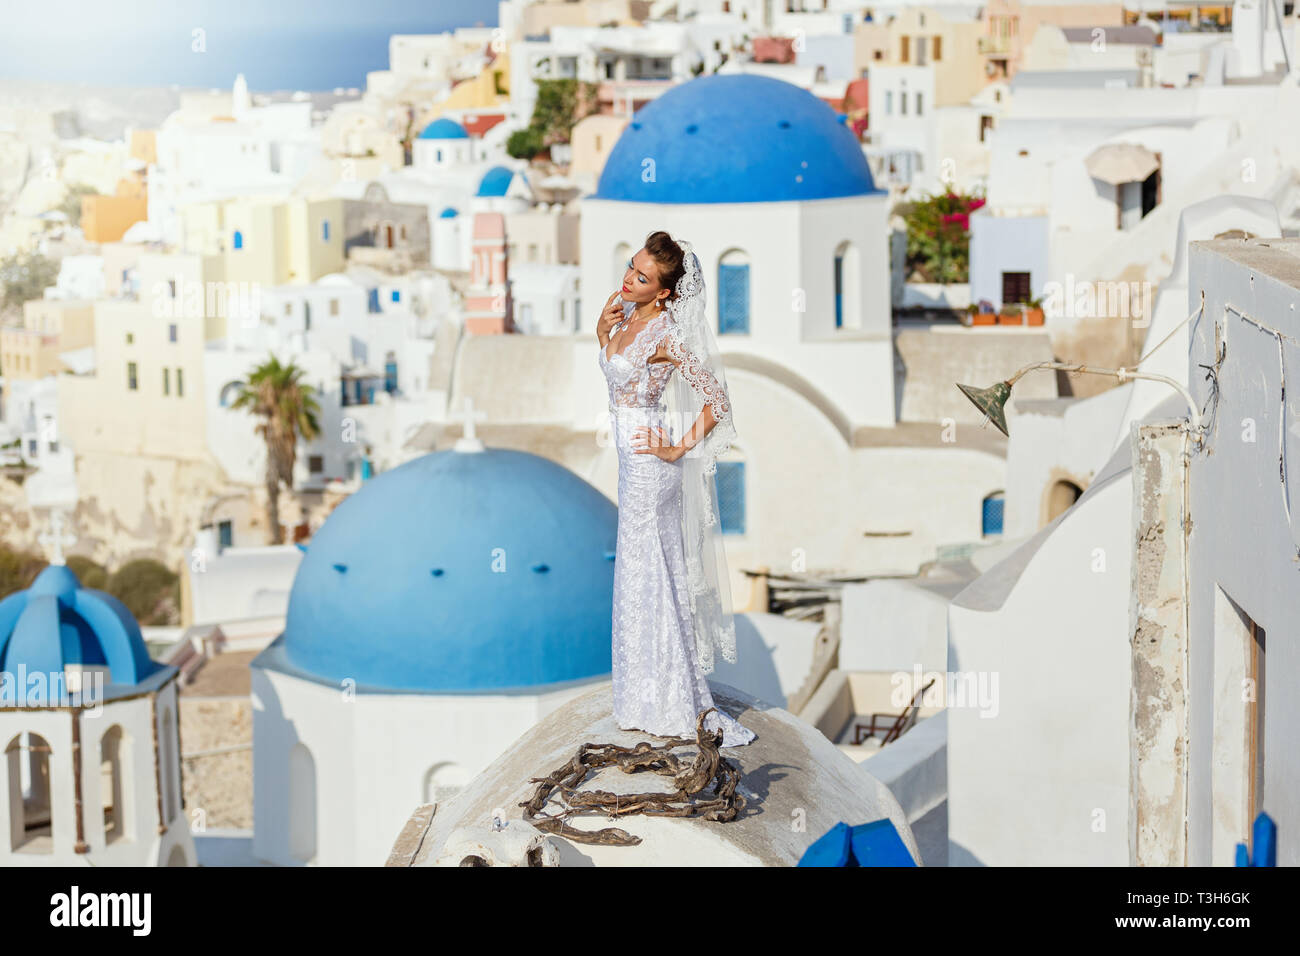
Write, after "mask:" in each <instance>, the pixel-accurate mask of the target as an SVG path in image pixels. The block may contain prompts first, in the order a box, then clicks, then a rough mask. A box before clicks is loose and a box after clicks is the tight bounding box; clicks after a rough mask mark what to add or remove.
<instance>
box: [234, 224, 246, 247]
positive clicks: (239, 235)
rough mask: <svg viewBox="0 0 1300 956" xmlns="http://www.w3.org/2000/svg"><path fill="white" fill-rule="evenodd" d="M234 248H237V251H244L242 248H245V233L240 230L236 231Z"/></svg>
mask: <svg viewBox="0 0 1300 956" xmlns="http://www.w3.org/2000/svg"><path fill="white" fill-rule="evenodd" d="M234 247H235V248H236V249H242V248H244V234H243V232H241V231H240V230H238V229H236V230H235V241H234Z"/></svg>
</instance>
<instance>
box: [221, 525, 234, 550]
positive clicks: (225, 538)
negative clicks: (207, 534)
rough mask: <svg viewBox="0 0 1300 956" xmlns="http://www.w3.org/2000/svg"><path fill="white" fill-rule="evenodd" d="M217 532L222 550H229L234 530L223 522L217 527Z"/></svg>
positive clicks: (232, 541)
mask: <svg viewBox="0 0 1300 956" xmlns="http://www.w3.org/2000/svg"><path fill="white" fill-rule="evenodd" d="M217 532H218V534H219V535H220V539H219V540H220V546H221V548H222V550H224V549H226V548H229V547H230V546H231V545H232V544H233V543H234V541H235V533H234V528H233V526H232V525H231V523H230V522H229V521H223V522H221V523H220V524H219V525H217Z"/></svg>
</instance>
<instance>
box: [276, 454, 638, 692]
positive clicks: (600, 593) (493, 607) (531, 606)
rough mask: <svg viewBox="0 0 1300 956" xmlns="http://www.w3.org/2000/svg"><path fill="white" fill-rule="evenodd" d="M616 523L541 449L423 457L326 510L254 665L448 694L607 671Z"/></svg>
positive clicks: (598, 498)
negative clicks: (271, 637)
mask: <svg viewBox="0 0 1300 956" xmlns="http://www.w3.org/2000/svg"><path fill="white" fill-rule="evenodd" d="M617 530H618V512H617V509H616V508H615V507H614V505H613V504H612V503H611V502H610V501H609V499H607V498H606V497H605V496H604V495H603V494H601V493H600V492H599V491H597V490H596V489H595V488H594V487H592V486H591V485H589V484H588V483H587V482H585V481H583V480H582V479H581V478H579V477H578V476H577V475H575V474H573V473H572V472H570V471H568V470H567V469H565V468H563V467H561V466H559V465H556V464H554V463H552V462H550V461H547V460H546V459H544V458H539V457H537V456H536V455H530V454H525V453H523V452H518V451H507V450H503V449H494V448H489V449H486V450H484V451H480V452H458V451H442V452H435V453H433V454H429V455H424V456H422V457H420V458H417V459H415V460H413V461H409V462H407V463H405V464H403V465H401V466H399V467H397V468H394V469H392V470H391V471H386V472H384V473H382V474H380V475H378V476H377V477H375V478H373V479H371V480H370V481H367V482H366V483H365V484H364V485H363V486H362V488H361V490H360V491H358V492H356V493H355V494H353V495H352V496H351V497H349V498H347V499H346V500H344V501H343V502H342V503H341V504H340V505H339V506H338V507H337V508H336V509H335V510H334V512H333V513H332V514H331V515H330V517H329V518H328V520H326V522H325V524H324V526H323V527H322V528H321V529H320V531H318V532H317V533H316V535H315V536H314V537H313V539H312V541H311V544H310V545H309V546H308V548H307V554H306V556H305V557H304V558H303V561H302V564H301V566H300V567H299V569H298V574H297V577H296V578H295V579H294V583H293V590H292V592H291V594H290V596H289V613H288V619H287V621H286V624H285V630H284V633H283V635H281V637H280V638H279V639H277V640H276V642H275V643H273V644H272V645H271V647H270V648H268V649H267V651H265V652H263V655H262V656H260V657H259V658H258V662H257V663H258V666H267V667H272V668H280V669H283V670H286V671H288V672H290V673H299V674H301V675H303V676H306V677H308V678H314V679H317V680H324V681H328V682H331V683H338V682H342V681H344V680H348V679H351V680H353V681H355V682H356V686H358V687H360V688H363V689H364V688H369V689H377V690H405V691H415V692H447V693H476V692H487V691H496V690H500V689H504V688H522V687H535V686H537V685H545V684H554V683H558V682H561V681H570V680H578V679H582V678H590V677H598V676H600V675H603V674H608V673H609V671H610V629H611V627H610V617H611V612H612V592H613V585H614V562H613V560H612V557H613V551H614V545H615V543H616V539H617ZM286 665H287V666H286Z"/></svg>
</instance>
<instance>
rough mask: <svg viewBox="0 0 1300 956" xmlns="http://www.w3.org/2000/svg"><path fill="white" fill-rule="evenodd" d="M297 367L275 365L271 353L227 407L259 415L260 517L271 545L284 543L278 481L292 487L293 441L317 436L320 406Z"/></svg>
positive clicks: (294, 445)
mask: <svg viewBox="0 0 1300 956" xmlns="http://www.w3.org/2000/svg"><path fill="white" fill-rule="evenodd" d="M302 376H303V370H302V369H301V368H299V367H298V366H297V365H294V364H293V363H292V362H290V363H289V364H288V365H281V364H280V360H279V359H277V358H276V357H275V356H274V355H272V356H271V357H270V358H269V359H267V361H265V362H263V363H262V364H261V365H259V366H257V367H256V368H255V369H253V371H252V372H250V373H249V376H248V382H247V384H244V385H242V386H241V388H240V391H239V396H238V397H237V398H236V399H235V400H234V401H233V402H232V403H231V405H230V407H231V408H239V409H243V410H244V411H247V412H251V413H252V414H254V415H256V416H258V417H259V418H261V419H262V421H261V424H259V425H258V426H257V433H258V434H259V435H261V436H262V439H263V440H264V441H265V442H266V516H267V519H268V521H269V523H270V526H271V543H272V544H281V543H283V541H284V529H283V528H282V527H281V526H280V482H284V484H285V486H286V487H287V488H289V489H290V490H292V489H293V466H294V461H295V459H296V458H297V453H298V439H299V438H300V437H301V438H302V439H303V441H311V440H312V439H313V438H315V437H316V436H317V435H319V434H320V426H319V425H318V423H317V419H316V416H317V414H318V413H319V412H320V406H319V405H317V404H316V399H314V398H313V397H312V391H313V389H312V387H311V386H310V385H304V384H302V383H301V382H300V381H299V379H301V378H302Z"/></svg>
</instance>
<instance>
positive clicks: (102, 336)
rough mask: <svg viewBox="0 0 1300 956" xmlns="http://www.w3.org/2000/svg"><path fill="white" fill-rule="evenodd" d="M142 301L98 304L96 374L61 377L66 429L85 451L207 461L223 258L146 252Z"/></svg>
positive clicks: (79, 451)
mask: <svg viewBox="0 0 1300 956" xmlns="http://www.w3.org/2000/svg"><path fill="white" fill-rule="evenodd" d="M137 275H138V277H139V280H140V285H139V293H140V294H139V298H138V299H105V300H100V301H97V302H95V303H94V320H93V321H94V346H95V370H94V372H93V373H91V374H88V375H67V376H64V377H63V378H61V379H60V381H59V427H60V431H61V432H62V434H63V436H64V438H65V439H66V440H67V441H68V442H69V443H70V444H71V445H72V446H73V448H75V449H76V451H77V454H78V455H83V454H95V453H106V454H116V455H125V456H144V457H158V458H168V459H173V460H182V461H183V460H190V461H202V460H206V459H207V458H208V457H209V455H208V450H207V432H206V429H205V420H204V419H205V415H204V401H203V389H202V384H203V353H204V346H205V343H206V342H207V341H208V339H210V338H219V337H221V336H222V335H224V334H225V322H224V316H222V315H220V314H217V313H219V312H220V311H221V308H220V307H218V308H212V307H211V303H212V302H214V301H216V302H218V303H219V302H220V299H219V295H221V294H224V289H223V288H220V287H222V285H223V268H222V260H221V257H220V256H201V255H192V254H179V255H163V254H157V255H144V256H142V257H141V258H140V263H139V266H138V271H137Z"/></svg>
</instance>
